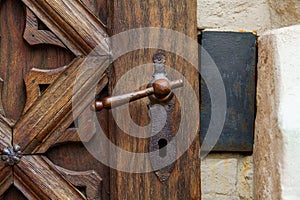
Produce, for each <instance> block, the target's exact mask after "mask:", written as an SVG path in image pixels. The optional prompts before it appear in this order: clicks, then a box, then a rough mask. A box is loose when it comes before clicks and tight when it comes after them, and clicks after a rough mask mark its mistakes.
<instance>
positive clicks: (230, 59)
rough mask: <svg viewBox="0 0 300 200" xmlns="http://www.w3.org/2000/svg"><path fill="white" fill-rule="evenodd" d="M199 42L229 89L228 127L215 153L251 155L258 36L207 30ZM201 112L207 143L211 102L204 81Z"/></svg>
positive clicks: (202, 132) (202, 137) (227, 93)
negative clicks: (231, 152)
mask: <svg viewBox="0 0 300 200" xmlns="http://www.w3.org/2000/svg"><path fill="white" fill-rule="evenodd" d="M199 42H200V43H201V44H202V47H203V48H204V49H205V50H206V51H207V52H208V53H209V54H210V56H211V58H212V59H213V60H214V62H215V63H216V65H217V67H218V69H219V71H220V73H221V76H222V79H223V81H224V85H225V90H226V98H227V115H226V120H225V125H224V128H223V131H222V134H221V136H220V138H219V140H218V142H217V144H216V145H215V147H214V149H213V151H237V152H251V151H252V149H253V132H254V119H255V92H256V90H255V88H256V36H255V35H254V34H252V33H236V32H215V31H204V32H203V33H202V34H201V35H200V36H199ZM200 60H201V58H200ZM200 67H201V61H200ZM200 111H201V117H200V120H201V121H200V124H201V126H200V127H201V128H200V130H201V141H203V139H204V137H205V136H206V132H207V129H208V125H209V122H210V116H211V102H210V96H209V93H208V89H207V87H206V85H205V83H204V81H203V80H202V79H201V110H200Z"/></svg>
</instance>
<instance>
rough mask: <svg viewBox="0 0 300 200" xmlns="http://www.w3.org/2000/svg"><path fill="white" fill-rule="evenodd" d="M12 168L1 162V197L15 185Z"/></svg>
mask: <svg viewBox="0 0 300 200" xmlns="http://www.w3.org/2000/svg"><path fill="white" fill-rule="evenodd" d="M13 182H14V181H13V173H12V167H10V166H7V165H5V164H4V162H1V161H0V197H1V196H2V195H3V194H4V192H5V191H6V190H8V188H9V187H10V186H11V185H12V184H13Z"/></svg>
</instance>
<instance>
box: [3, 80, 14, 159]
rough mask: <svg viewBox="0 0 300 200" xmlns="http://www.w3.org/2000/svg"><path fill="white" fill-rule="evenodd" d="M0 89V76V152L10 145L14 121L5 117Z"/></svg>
mask: <svg viewBox="0 0 300 200" xmlns="http://www.w3.org/2000/svg"><path fill="white" fill-rule="evenodd" d="M2 89H3V80H2V79H1V78H0V154H1V153H2V150H3V149H4V148H6V147H8V146H10V145H11V141H12V129H11V127H12V126H13V125H14V123H15V122H14V121H12V120H10V119H7V118H6V117H5V112H4V109H3V105H2Z"/></svg>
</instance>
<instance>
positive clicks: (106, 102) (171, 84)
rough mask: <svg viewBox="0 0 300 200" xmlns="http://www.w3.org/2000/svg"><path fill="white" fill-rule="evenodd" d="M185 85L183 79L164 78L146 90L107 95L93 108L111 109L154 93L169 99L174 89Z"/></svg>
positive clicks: (97, 109)
mask: <svg viewBox="0 0 300 200" xmlns="http://www.w3.org/2000/svg"><path fill="white" fill-rule="evenodd" d="M182 86H183V81H182V80H176V81H169V80H167V79H164V78H160V79H157V80H155V81H154V82H153V83H152V86H151V87H148V88H146V89H144V90H140V91H135V92H132V93H128V94H123V95H118V96H112V97H106V98H104V99H103V100H101V101H95V103H94V104H93V105H92V109H93V110H95V111H100V110H102V109H103V108H105V109H110V108H114V107H118V106H121V105H124V104H127V103H129V102H132V101H136V100H138V99H141V98H144V97H147V96H150V95H154V96H155V98H156V99H157V100H159V101H165V100H167V99H168V97H169V96H170V94H171V93H172V89H175V88H179V87H182Z"/></svg>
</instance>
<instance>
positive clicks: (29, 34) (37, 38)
mask: <svg viewBox="0 0 300 200" xmlns="http://www.w3.org/2000/svg"><path fill="white" fill-rule="evenodd" d="M23 37H24V39H25V40H26V41H27V42H28V43H29V44H30V45H37V44H51V45H56V46H59V47H62V48H65V46H64V44H63V43H62V42H61V41H60V40H59V39H58V38H57V37H56V36H55V35H54V34H53V33H52V32H51V31H49V30H39V22H38V18H37V17H36V16H35V15H34V14H33V12H32V11H31V10H29V9H28V8H26V26H25V30H24V34H23Z"/></svg>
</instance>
